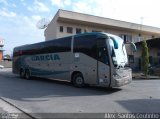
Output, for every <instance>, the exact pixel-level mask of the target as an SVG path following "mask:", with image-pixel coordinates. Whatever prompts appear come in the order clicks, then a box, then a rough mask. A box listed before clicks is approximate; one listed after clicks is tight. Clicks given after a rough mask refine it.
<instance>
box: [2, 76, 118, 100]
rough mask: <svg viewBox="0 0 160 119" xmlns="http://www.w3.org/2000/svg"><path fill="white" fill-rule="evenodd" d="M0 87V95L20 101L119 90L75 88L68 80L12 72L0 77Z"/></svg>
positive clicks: (100, 93) (108, 93)
mask: <svg viewBox="0 0 160 119" xmlns="http://www.w3.org/2000/svg"><path fill="white" fill-rule="evenodd" d="M0 89H1V90H0V95H1V96H2V97H5V98H9V99H13V100H21V101H34V100H35V101H38V100H39V99H38V98H41V99H40V100H39V101H47V98H49V97H70V96H95V95H110V94H112V93H116V92H118V91H120V90H121V89H119V88H112V89H108V88H100V87H86V88H75V87H73V86H72V84H71V83H69V82H63V81H53V80H48V79H43V78H33V79H32V80H25V79H20V78H19V77H18V76H16V75H13V74H12V75H8V76H7V75H4V76H3V78H0ZM31 99H34V100H31Z"/></svg>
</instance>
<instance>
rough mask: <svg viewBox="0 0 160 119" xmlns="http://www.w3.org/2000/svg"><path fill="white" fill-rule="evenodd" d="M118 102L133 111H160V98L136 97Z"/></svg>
mask: <svg viewBox="0 0 160 119" xmlns="http://www.w3.org/2000/svg"><path fill="white" fill-rule="evenodd" d="M116 102H117V103H118V104H120V105H121V106H123V107H124V108H126V109H127V110H128V111H130V112H131V113H160V99H152V98H150V99H134V100H122V101H116Z"/></svg>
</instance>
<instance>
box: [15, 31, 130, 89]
mask: <svg viewBox="0 0 160 119" xmlns="http://www.w3.org/2000/svg"><path fill="white" fill-rule="evenodd" d="M127 63H128V59H127V53H126V49H125V45H124V43H123V40H122V39H121V38H120V37H118V36H115V35H111V34H108V33H100V32H97V33H83V34H78V35H74V36H70V37H64V38H59V39H54V40H50V41H45V42H40V43H36V44H31V45H24V46H20V47H16V48H14V51H13V73H15V74H19V75H20V77H21V78H25V79H30V78H31V77H33V76H34V77H43V78H49V79H55V80H57V79H60V80H66V81H70V82H72V83H73V84H74V85H75V86H77V87H83V86H84V85H85V84H89V85H96V86H102V87H119V86H123V85H125V84H128V83H130V82H131V81H132V70H131V68H129V67H126V64H127Z"/></svg>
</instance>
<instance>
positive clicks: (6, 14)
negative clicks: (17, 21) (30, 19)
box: [0, 10, 17, 17]
mask: <svg viewBox="0 0 160 119" xmlns="http://www.w3.org/2000/svg"><path fill="white" fill-rule="evenodd" d="M16 15H17V14H16V13H15V12H12V11H7V10H0V16H3V17H15V16H16Z"/></svg>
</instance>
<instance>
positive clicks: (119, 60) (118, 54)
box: [109, 35, 128, 68]
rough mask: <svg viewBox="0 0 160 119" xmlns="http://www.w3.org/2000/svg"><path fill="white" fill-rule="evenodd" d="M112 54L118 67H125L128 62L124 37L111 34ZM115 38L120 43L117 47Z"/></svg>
mask: <svg viewBox="0 0 160 119" xmlns="http://www.w3.org/2000/svg"><path fill="white" fill-rule="evenodd" d="M109 37H110V38H109V46H110V54H111V57H112V60H113V63H114V65H115V66H116V67H122V68H123V67H124V66H125V65H126V64H127V63H128V59H127V53H126V48H125V45H124V43H123V39H121V38H120V37H118V36H115V35H109ZM113 40H116V42H117V43H118V48H117V49H115V47H114V43H113Z"/></svg>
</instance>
